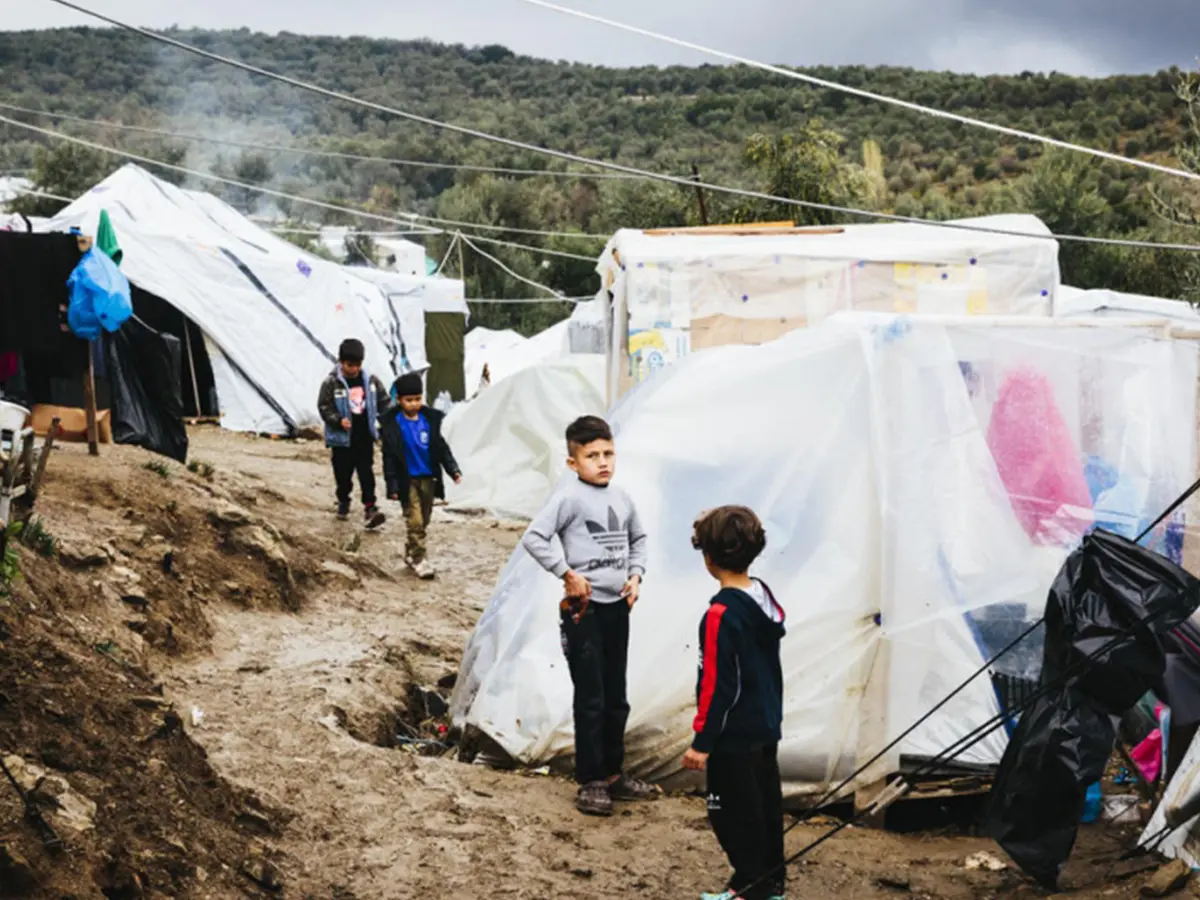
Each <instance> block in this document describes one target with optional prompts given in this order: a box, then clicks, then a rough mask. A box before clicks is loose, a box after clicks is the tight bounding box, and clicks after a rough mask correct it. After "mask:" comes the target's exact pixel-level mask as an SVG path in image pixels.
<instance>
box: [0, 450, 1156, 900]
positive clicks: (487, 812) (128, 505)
mask: <svg viewBox="0 0 1200 900" xmlns="http://www.w3.org/2000/svg"><path fill="white" fill-rule="evenodd" d="M192 441H193V443H192V451H191V458H192V460H193V464H194V466H195V468H196V471H187V470H185V469H184V468H183V467H181V466H178V465H176V464H174V463H168V464H166V465H165V466H164V465H162V463H161V461H159V460H157V458H155V457H152V456H150V455H148V454H145V453H143V452H141V451H137V450H133V449H129V448H120V447H104V448H102V455H101V457H100V458H99V459H90V458H88V457H87V456H86V454H85V453H84V452H83V451H82V450H81V448H78V447H67V448H65V449H64V450H63V451H62V452H59V453H56V454H55V455H54V457H53V459H52V461H51V464H50V470H49V478H50V481H49V485H48V488H47V491H46V493H45V495H44V497H43V498H42V499H41V500H40V501H39V505H38V510H37V514H38V516H39V518H40V520H41V521H42V523H43V525H44V528H45V532H46V533H47V534H48V535H50V536H52V537H53V538H54V539H55V540H56V541H57V552H56V553H55V554H53V555H51V556H47V555H43V554H42V553H40V552H39V549H41V550H47V549H48V548H47V547H46V546H45V543H44V542H43V543H42V544H39V543H38V541H36V540H30V541H29V543H30V546H27V547H22V548H21V550H20V556H21V567H22V570H23V572H24V573H25V575H24V577H23V578H22V579H20V580H19V581H18V582H17V583H16V585H15V587H14V589H13V591H12V593H11V596H9V597H7V598H0V754H4V755H8V754H13V755H14V757H13V758H14V760H19V763H18V764H19V765H24V766H26V767H29V766H35V767H37V768H40V769H41V770H43V772H44V773H45V774H46V775H47V776H48V777H47V779H46V782H45V783H43V786H42V787H41V788H39V789H38V790H37V791H36V794H37V797H36V799H37V800H38V801H39V802H40V803H41V804H42V807H43V808H44V809H45V810H46V815H47V817H48V819H49V820H50V821H51V824H53V825H54V826H55V827H56V828H57V829H58V830H59V832H60V833H61V835H62V836H63V838H64V840H65V841H66V843H67V850H66V851H65V852H63V853H61V854H58V855H51V854H48V853H46V852H45V851H44V850H43V849H42V847H41V846H40V844H39V842H38V839H37V835H36V833H35V832H34V831H33V830H32V828H31V827H30V826H29V825H28V824H27V823H26V822H23V821H22V819H21V808H20V805H19V803H18V802H17V798H16V794H15V792H13V791H11V790H9V789H8V787H7V786H6V785H4V784H0V845H3V846H2V847H0V896H31V897H48V898H49V897H53V898H56V900H59V898H68V897H71V898H79V900H83V898H100V897H107V898H118V900H135V898H139V897H189V898H224V897H243V896H247V895H249V896H252V897H267V896H283V897H292V898H312V900H326V898H333V900H354V898H357V900H391V898H396V900H399V898H416V897H451V896H463V895H464V894H477V893H479V892H481V891H484V892H486V893H487V894H488V895H490V896H496V897H512V898H596V897H610V896H626V897H627V896H640V897H646V898H655V900H657V898H667V897H694V896H695V895H696V894H697V893H698V892H699V891H700V890H711V889H715V888H717V887H718V886H719V885H721V884H722V883H723V880H724V878H725V877H726V874H727V872H726V869H725V865H724V860H723V857H722V855H721V853H720V851H719V849H718V848H717V846H716V843H715V841H714V839H713V838H712V836H711V834H710V832H709V830H708V826H707V822H706V819H705V811H704V804H703V801H702V800H700V799H698V798H695V797H670V798H665V799H663V800H661V801H659V802H657V803H652V804H645V805H640V806H632V807H629V808H626V809H624V810H623V811H622V813H621V814H620V815H618V816H616V817H614V818H613V819H611V820H600V821H597V820H585V819H582V818H581V817H579V816H578V815H577V814H576V813H575V812H574V810H573V808H572V805H571V802H572V797H573V791H574V788H573V786H572V785H571V784H570V783H567V782H565V781H562V780H559V779H557V778H553V777H549V776H545V777H543V776H538V775H531V774H523V773H515V772H500V771H494V770H491V769H488V768H485V767H483V766H480V765H467V764H464V763H461V762H458V761H457V760H456V759H454V758H452V757H453V754H449V755H448V756H436V755H422V754H420V753H416V752H411V751H412V747H411V746H410V747H409V748H407V749H406V748H404V747H400V746H397V741H396V739H395V735H396V734H397V732H398V731H399V732H400V733H402V734H405V735H408V736H412V737H418V738H423V739H437V738H439V737H440V736H441V734H440V729H439V722H440V721H442V720H439V719H438V717H437V716H436V715H433V716H430V715H429V713H430V712H432V713H435V714H436V713H438V712H440V710H439V709H433V710H430V709H428V708H425V709H418V708H417V707H418V706H419V705H423V704H424V703H425V702H426V701H424V700H422V699H421V698H420V697H419V696H418V695H417V694H414V692H413V688H414V687H429V688H435V687H436V686H438V685H439V683H440V684H441V685H442V687H443V689H444V688H445V687H447V686H448V685H450V684H451V683H452V679H453V675H454V673H455V671H456V668H457V663H458V659H459V656H460V654H461V651H462V648H463V646H464V643H465V641H466V639H467V636H468V634H469V633H470V629H471V627H472V626H473V624H474V622H475V620H476V618H477V617H478V615H479V614H480V612H481V611H482V610H483V607H484V604H485V603H486V601H487V598H488V595H489V593H490V589H491V585H492V583H493V581H494V579H495V577H496V575H497V573H498V571H499V569H500V567H501V566H502V565H503V563H504V562H505V560H506V558H507V556H508V554H509V553H510V552H511V550H512V548H513V547H514V546H515V544H516V542H517V539H518V537H519V529H518V526H515V525H512V524H507V523H498V522H493V521H489V520H486V519H468V518H460V517H455V516H452V515H449V514H447V513H445V512H444V511H442V510H439V511H438V513H437V515H436V517H435V524H434V527H433V531H432V547H431V549H432V556H433V559H434V561H435V562H436V563H437V564H438V567H439V570H440V577H439V579H438V580H437V581H436V582H433V583H422V582H419V581H416V580H415V579H413V578H411V577H409V576H408V575H407V574H406V573H405V572H403V571H402V567H401V565H400V547H401V544H402V539H403V532H402V527H400V526H399V525H398V523H396V524H389V526H387V527H386V528H385V529H384V530H383V531H382V532H381V533H378V534H363V533H362V532H361V529H360V528H358V527H357V523H338V522H337V521H335V519H334V517H333V516H332V496H331V493H332V486H331V476H330V472H329V470H328V465H327V462H326V457H325V453H324V451H323V450H322V449H321V448H320V447H319V445H316V444H313V443H292V442H283V441H270V440H264V439H255V438H250V437H245V436H237V435H230V434H227V433H224V432H221V431H218V430H216V429H213V428H202V429H197V430H194V431H193V434H192ZM434 700H435V703H436V698H434ZM33 774H34V776H36V775H37V773H36V772H34V773H33ZM35 780H36V779H35V778H34V777H30V779H29V781H28V783H29V784H30V785H32V784H33V783H34V781H35ZM55 785H57V787H55ZM72 801H74V802H72ZM89 803H94V804H95V806H94V809H93V810H92V814H91V816H90V818H89V817H88V816H87V815H86V813H87V812H88V804H89ZM81 806H82V808H83V811H84V813H85V815H84V816H83V819H84V822H83V824H82V825H81V824H80V822H79V816H78V815H74V816H72V815H71V813H72V811H74V812H76V813H78V810H79V808H80V807H81ZM822 831H823V828H822V827H820V826H805V827H802V828H797V829H795V830H793V831H792V832H791V834H790V835H789V846H790V847H792V848H796V847H800V846H802V845H803V844H804V843H806V842H808V841H810V840H812V839H813V838H814V837H816V836H818V835H819V834H821V833H822ZM1132 840H1133V836H1131V835H1130V834H1128V833H1122V832H1121V831H1120V830H1118V829H1115V828H1112V827H1108V826H1096V827H1089V828H1085V829H1083V831H1082V832H1081V840H1080V846H1079V848H1078V849H1077V851H1076V854H1075V858H1074V860H1073V862H1072V865H1071V867H1070V869H1069V871H1068V874H1067V876H1066V877H1065V878H1064V884H1065V885H1067V890H1066V892H1065V893H1066V894H1068V895H1070V896H1074V897H1079V898H1100V897H1116V898H1122V897H1133V896H1137V895H1138V893H1139V890H1140V888H1141V886H1142V884H1143V883H1144V881H1145V880H1146V878H1147V877H1148V873H1147V872H1146V871H1132V872H1131V871H1130V870H1129V869H1128V868H1126V869H1124V870H1118V869H1115V868H1114V864H1115V861H1116V857H1117V856H1118V855H1119V854H1120V852H1121V851H1122V850H1123V849H1125V848H1126V847H1128V846H1130V844H1131V841H1132ZM980 850H983V851H987V852H989V853H991V854H993V855H994V856H996V857H1000V856H1001V854H1000V852H999V850H998V849H997V848H996V847H995V846H994V845H993V844H991V843H990V842H989V841H987V840H984V839H980V838H977V837H972V836H969V835H968V834H967V833H966V831H965V830H964V828H963V827H961V826H958V825H955V826H947V827H944V828H942V829H940V830H926V831H923V832H916V833H906V834H900V833H891V832H882V831H874V830H869V829H851V830H849V831H847V832H844V833H843V834H841V835H839V836H838V837H836V838H835V839H833V840H832V841H830V842H829V843H828V844H826V845H824V846H822V847H821V848H820V849H818V850H817V851H815V852H814V853H813V854H812V855H811V856H810V857H809V858H807V859H806V860H805V863H804V864H803V865H800V866H797V867H795V868H794V869H793V871H792V873H791V878H792V882H791V887H790V891H789V893H790V895H791V896H793V897H828V898H851V897H853V898H870V897H885V896H886V897H896V896H913V897H938V898H964V900H966V898H971V900H976V898H978V900H982V898H989V897H1022V896H1027V897H1034V896H1041V894H1040V892H1038V891H1037V890H1036V889H1035V888H1033V887H1032V886H1030V885H1029V884H1028V883H1027V882H1025V881H1024V880H1022V879H1021V878H1020V877H1018V876H1017V875H1016V874H1015V873H1014V872H1012V871H1011V869H1010V870H1006V871H1001V872H988V871H969V870H968V869H967V868H966V867H965V866H964V862H965V861H966V859H967V858H968V857H969V856H970V855H972V854H973V853H976V852H977V851H980Z"/></svg>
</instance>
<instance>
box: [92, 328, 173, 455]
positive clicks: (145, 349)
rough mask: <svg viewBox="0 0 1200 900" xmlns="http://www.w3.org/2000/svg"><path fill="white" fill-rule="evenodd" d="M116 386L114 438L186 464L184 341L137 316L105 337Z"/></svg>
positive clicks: (114, 396)
mask: <svg viewBox="0 0 1200 900" xmlns="http://www.w3.org/2000/svg"><path fill="white" fill-rule="evenodd" d="M105 349H106V351H107V359H108V370H109V381H110V383H111V387H112V400H113V402H112V430H113V440H114V441H115V442H116V443H118V444H134V445H136V446H139V447H144V448H145V449H147V450H151V451H153V452H154V453H160V454H162V455H163V456H168V457H170V458H171V459H175V460H178V461H179V462H185V461H186V460H187V451H188V436H187V428H186V427H185V426H184V424H183V397H182V395H181V393H180V384H179V368H180V365H181V362H180V360H181V359H182V357H183V351H182V348H181V346H180V343H179V338H177V337H174V336H173V335H169V334H163V333H161V332H158V331H155V330H154V329H153V328H150V327H149V326H148V325H146V324H144V323H143V322H141V321H140V320H139V319H137V318H136V317H135V318H132V319H130V320H129V321H127V322H126V323H125V324H124V325H122V326H121V330H120V331H118V332H116V333H115V334H111V335H107V336H106V337H105Z"/></svg>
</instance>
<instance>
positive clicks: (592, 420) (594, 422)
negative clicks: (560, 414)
mask: <svg viewBox="0 0 1200 900" xmlns="http://www.w3.org/2000/svg"><path fill="white" fill-rule="evenodd" d="M612 439H613V436H612V429H611V428H609V427H608V423H607V422H605V421H604V420H603V419H602V418H600V417H599V416H581V417H579V418H578V419H576V420H575V421H574V422H572V423H571V424H570V425H568V426H567V452H569V453H574V452H575V451H576V450H578V449H579V448H580V447H586V446H587V445H588V444H590V443H591V442H592V441H611V440H612Z"/></svg>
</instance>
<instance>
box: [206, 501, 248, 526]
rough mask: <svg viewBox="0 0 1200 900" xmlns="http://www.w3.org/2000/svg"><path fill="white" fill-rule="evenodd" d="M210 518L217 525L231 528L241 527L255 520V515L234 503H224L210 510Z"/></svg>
mask: <svg viewBox="0 0 1200 900" xmlns="http://www.w3.org/2000/svg"><path fill="white" fill-rule="evenodd" d="M208 518H209V520H210V521H211V522H212V523H213V524H215V525H224V526H226V527H229V528H241V527H242V526H243V525H249V524H250V523H251V522H252V521H254V517H253V516H252V515H250V513H249V512H247V511H246V510H244V509H242V507H240V506H235V505H234V504H232V503H222V504H220V505H219V506H217V507H215V508H214V509H211V510H209V512H208Z"/></svg>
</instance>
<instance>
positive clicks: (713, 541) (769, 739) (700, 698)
mask: <svg viewBox="0 0 1200 900" xmlns="http://www.w3.org/2000/svg"><path fill="white" fill-rule="evenodd" d="M766 545H767V538H766V534H765V532H764V531H763V527H762V523H761V522H760V521H759V520H758V516H756V515H755V514H754V512H753V511H751V510H749V509H747V508H746V507H744V506H724V507H721V508H720V509H714V510H711V511H709V512H706V513H704V514H702V515H701V516H700V518H698V519H697V520H696V523H695V526H694V531H693V534H692V546H694V547H695V548H696V549H697V550H700V551H701V552H702V553H703V554H704V565H705V566H706V567H707V569H708V572H709V574H710V575H712V576H713V578H715V579H717V581H718V582H719V583H720V585H721V590H720V591H719V592H718V593H717V595H716V596H715V597H713V598H712V600H711V601H710V605H709V607H708V612H706V613H705V614H704V618H703V619H702V620H701V622H700V676H699V679H698V682H697V685H696V719H695V722H694V723H693V730H694V731H695V733H696V736H695V738H694V739H693V741H692V746H691V749H690V750H688V751H687V753H686V754H685V755H684V757H683V765H684V767H685V768H688V769H705V770H707V773H708V818H709V821H710V822H711V823H712V827H713V831H714V832H715V833H716V835H717V840H718V841H720V843H721V847H722V849H724V850H725V854H726V856H728V857H729V862H730V864H731V865H732V866H733V876H732V877H731V878H730V880H729V885H728V889H727V890H726V892H725V893H722V894H704V895H702V900H731V898H733V897H740V898H745V900H780V898H782V897H783V894H784V887H785V885H786V882H787V874H786V871H785V869H784V857H783V792H782V789H781V786H780V782H779V762H778V759H777V751H778V747H779V739H780V733H781V732H780V726H781V723H782V721H783V670H782V666H781V665H780V662H779V642H780V640H781V639H782V637H783V635H784V627H783V621H784V612H783V607H781V606H780V605H779V603H778V602H777V601H776V600H775V595H774V594H772V593H771V589H770V588H769V587H767V586H766V584H764V583H763V582H761V581H759V580H758V579H757V578H751V577H750V575H749V574H747V573H748V572H749V569H750V566H751V564H752V563H753V562H754V560H755V559H757V558H758V556H759V555H760V554H761V553H762V551H763V549H764V548H765V547H766Z"/></svg>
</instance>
